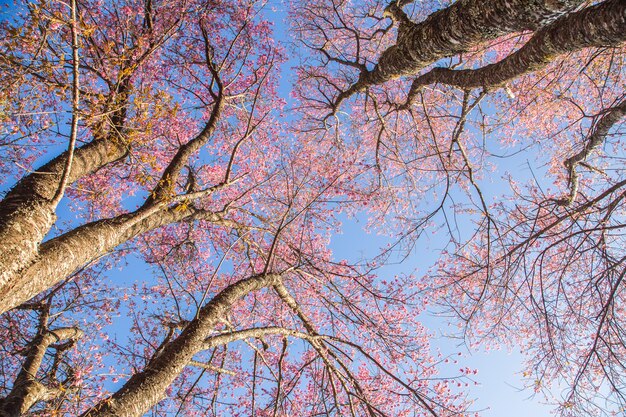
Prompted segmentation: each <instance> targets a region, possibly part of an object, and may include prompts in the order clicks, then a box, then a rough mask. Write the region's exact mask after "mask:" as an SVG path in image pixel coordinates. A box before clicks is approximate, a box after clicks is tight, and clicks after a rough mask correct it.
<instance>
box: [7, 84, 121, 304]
mask: <svg viewBox="0 0 626 417" xmlns="http://www.w3.org/2000/svg"><path fill="white" fill-rule="evenodd" d="M129 90H130V86H129V81H128V80H122V81H121V82H120V85H119V86H118V88H117V91H115V92H113V93H111V96H110V100H109V103H108V104H107V105H106V106H105V109H104V110H103V112H107V111H108V110H106V109H113V110H112V111H111V118H110V123H111V126H110V128H109V129H107V130H105V128H104V125H102V126H99V127H98V128H97V129H96V130H97V133H96V134H95V137H94V140H93V141H91V142H90V143H88V144H86V145H84V146H82V147H80V148H78V149H75V150H74V151H73V155H72V163H71V167H70V169H69V171H68V172H67V173H66V178H65V179H64V180H63V176H64V172H65V170H66V168H67V167H68V157H69V156H70V152H69V151H65V152H63V153H62V154H60V155H58V156H57V157H55V158H54V159H52V160H51V161H50V162H48V163H46V164H45V165H43V166H42V167H40V168H39V169H37V170H36V171H35V172H32V173H30V174H28V175H26V176H25V177H23V178H22V179H21V180H20V181H19V182H18V183H17V184H16V185H15V186H14V187H13V188H12V189H11V190H10V191H9V192H8V193H7V195H6V196H5V197H4V199H3V200H2V201H0V292H2V291H3V290H4V287H5V286H6V285H7V283H9V282H10V280H11V277H12V276H14V275H15V274H16V273H18V272H19V271H20V269H22V268H24V267H25V266H27V265H28V264H29V263H30V262H32V260H33V259H34V257H35V256H36V255H37V250H38V247H39V244H40V243H41V242H42V241H43V239H44V238H45V236H46V235H47V234H48V232H49V231H50V229H51V227H52V226H53V225H54V223H55V222H56V213H55V211H56V206H57V204H58V199H57V201H55V194H56V193H57V191H58V190H59V185H60V184H61V182H62V181H64V182H65V183H66V185H69V184H72V183H74V182H75V181H77V180H79V179H80V178H82V177H85V176H87V175H89V174H92V173H94V172H96V171H97V170H98V169H100V168H102V167H103V166H105V165H108V164H110V163H112V162H115V161H118V160H119V159H121V158H124V157H125V156H126V155H127V153H128V144H127V143H126V142H125V140H124V137H123V133H122V132H123V131H124V128H123V125H124V122H125V119H126V105H127V100H128V95H129Z"/></svg>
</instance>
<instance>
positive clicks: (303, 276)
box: [0, 0, 467, 416]
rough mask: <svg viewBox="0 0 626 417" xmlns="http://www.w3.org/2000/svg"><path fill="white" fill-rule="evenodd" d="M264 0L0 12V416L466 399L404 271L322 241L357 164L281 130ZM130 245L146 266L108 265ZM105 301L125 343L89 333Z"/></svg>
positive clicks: (281, 411)
mask: <svg viewBox="0 0 626 417" xmlns="http://www.w3.org/2000/svg"><path fill="white" fill-rule="evenodd" d="M263 6H264V5H263V4H262V3H258V2H254V1H252V2H248V1H241V2H240V1H235V2H206V1H192V2H189V1H180V0H172V1H151V0H147V1H134V0H129V1H119V2H100V1H71V2H69V3H64V2H40V3H30V4H27V5H25V6H23V7H22V8H21V9H19V11H18V14H17V15H15V16H14V17H13V18H12V19H7V20H5V21H4V22H3V26H2V31H3V34H4V35H6V36H3V39H4V40H3V42H2V74H3V81H4V82H3V87H2V88H3V96H2V97H3V117H5V119H6V120H5V123H6V126H7V128H6V129H5V130H4V132H3V134H4V136H3V150H5V151H6V152H5V153H4V155H3V159H2V164H3V170H4V171H5V172H7V173H8V174H10V176H13V177H15V178H16V179H17V183H16V184H15V185H13V186H12V188H11V189H10V190H9V191H7V192H6V195H5V196H4V199H3V200H2V202H1V203H0V206H1V208H0V218H1V219H2V220H1V222H2V226H1V227H0V229H1V231H0V234H1V235H2V240H1V241H2V248H1V252H0V253H1V254H2V255H1V258H0V262H1V264H2V279H1V281H0V283H1V289H0V300H2V301H1V302H0V303H1V305H2V311H3V312H8V313H5V315H4V316H3V318H2V320H3V322H2V323H3V326H4V327H3V336H6V340H8V341H9V346H10V347H9V348H7V351H8V354H9V355H8V357H7V358H6V359H4V361H3V362H2V369H3V374H2V388H3V392H2V402H1V406H2V412H3V415H9V416H13V415H21V414H28V413H30V414H32V415H59V414H61V415H79V414H82V415H85V416H98V415H116V416H120V415H128V416H131V415H135V416H139V415H144V414H145V413H148V412H150V413H153V414H154V415H169V414H171V413H174V414H176V413H178V414H181V413H184V414H185V415H223V414H224V413H229V414H232V415H237V414H239V415H251V414H252V415H274V416H278V415H307V414H311V415H312V414H319V413H324V414H326V415H354V416H356V415H363V414H365V415H370V416H381V415H415V414H416V413H418V414H420V415H438V414H454V415H458V414H459V413H462V412H463V411H464V410H465V409H466V408H467V403H466V401H465V400H464V398H463V395H462V394H459V393H456V392H452V391H451V388H450V384H451V380H450V379H441V378H438V377H436V365H437V363H438V361H440V360H442V359H441V358H440V357H439V356H438V355H433V354H431V352H430V349H429V347H428V333H427V331H426V329H425V328H424V327H423V326H422V325H421V324H420V322H419V320H418V317H417V315H418V313H419V311H420V310H421V308H422V306H421V304H420V303H419V302H417V301H414V300H412V295H413V294H414V292H415V291H417V290H418V289H419V288H416V287H415V285H416V284H417V283H418V282H417V281H412V280H410V279H403V278H400V277H398V278H395V279H388V280H385V281H380V280H379V279H378V278H377V277H376V275H375V274H374V273H373V271H372V267H371V266H369V265H367V264H364V265H351V264H349V263H347V262H345V261H337V260H335V259H334V258H333V256H332V253H331V251H330V250H329V249H328V243H329V242H328V240H329V235H330V233H331V232H336V231H337V230H338V229H337V228H338V222H337V220H336V218H335V216H337V215H338V214H339V213H340V212H341V211H342V210H344V209H345V208H346V207H349V206H350V205H353V204H354V203H355V202H356V203H357V204H358V203H361V202H367V200H368V198H369V194H368V190H367V189H363V188H362V187H360V186H358V184H357V185H353V180H354V178H355V177H358V175H359V173H360V171H362V169H363V168H362V167H361V168H360V165H359V155H358V154H355V153H352V154H351V153H350V152H346V153H345V154H344V153H336V152H334V150H333V149H330V150H329V149H326V148H324V147H322V148H320V147H319V144H318V143H317V142H316V137H315V136H311V137H307V136H305V135H302V136H298V137H297V138H296V139H294V138H293V137H292V136H290V135H289V133H288V132H285V130H284V129H281V128H280V126H279V124H280V122H281V120H280V117H281V114H280V104H281V103H280V100H279V99H278V98H277V96H276V93H275V87H276V82H277V80H276V78H277V71H276V70H277V68H278V66H279V65H280V63H281V61H282V59H283V58H282V52H281V50H280V47H279V46H277V45H275V42H274V41H273V40H272V38H271V28H270V24H269V23H268V22H267V21H266V20H265V18H264V15H263V12H262V8H263ZM63 149H65V150H63ZM55 153H56V154H58V155H56V156H55ZM40 158H41V159H45V160H46V161H48V162H45V163H43V164H42V165H39V164H38V162H37V161H38V159H40ZM7 186H9V184H7ZM347 194H349V195H350V199H351V200H348V199H346V195H347ZM71 213H76V214H77V215H76V219H72V215H71ZM132 257H140V258H141V259H142V260H143V261H144V262H146V263H148V264H149V265H152V266H153V269H152V270H151V272H153V275H154V276H152V277H149V278H146V279H145V281H144V284H143V285H138V286H125V285H119V284H118V285H115V281H114V280H112V281H111V282H107V279H106V278H104V277H105V276H106V275H107V272H106V269H107V268H116V267H119V266H123V265H124V263H125V262H127V261H128V262H130V261H129V260H130V259H132ZM94 277H97V278H94ZM83 291H84V292H85V294H83ZM85 297H86V298H85ZM90 299H91V301H89V300H90ZM29 300H30V301H29ZM148 302H150V304H145V303H148ZM78 306H81V307H80V308H79V307H78ZM89 306H91V307H89ZM116 315H128V316H129V317H131V318H132V323H131V325H130V327H129V328H128V330H127V331H128V333H129V334H130V336H129V337H130V342H129V343H125V342H123V341H120V340H118V339H117V337H111V338H110V339H109V340H108V341H107V340H106V339H107V337H108V336H109V335H108V334H107V332H108V331H113V336H116V335H117V333H119V332H120V330H119V328H118V329H117V330H111V326H110V323H111V321H112V320H113V319H114V317H115V316H116ZM120 326H122V325H120ZM15 328H19V329H20V331H19V332H14V331H12V330H11V329H15ZM4 329H6V330H4ZM297 341H300V342H297ZM233 344H234V346H235V347H234V348H233V347H232V346H233ZM85 346H93V349H89V350H88V351H83V350H81V348H80V347H83V348H84V347H85ZM229 346H230V347H229ZM107 350H109V352H107ZM19 352H22V353H23V354H24V355H25V358H20V357H19V355H18V353H19ZM112 361H117V362H116V364H115V367H114V373H115V374H116V375H115V378H114V379H115V381H114V380H113V378H108V376H107V375H106V374H107V373H111V372H108V368H107V367H109V366H111V365H110V364H111V363H112ZM61 365H62V366H61ZM453 377H463V375H458V376H453ZM118 380H122V381H124V383H123V385H122V386H121V387H112V386H111V385H110V384H116V383H118ZM107 384H109V385H107ZM415 410H418V411H415Z"/></svg>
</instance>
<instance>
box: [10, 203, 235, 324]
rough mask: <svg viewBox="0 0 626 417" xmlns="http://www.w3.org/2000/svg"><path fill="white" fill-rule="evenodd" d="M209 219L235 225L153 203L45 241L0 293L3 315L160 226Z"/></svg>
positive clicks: (187, 209) (190, 209) (216, 217)
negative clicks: (147, 206)
mask: <svg viewBox="0 0 626 417" xmlns="http://www.w3.org/2000/svg"><path fill="white" fill-rule="evenodd" d="M199 219H202V220H207V221H211V222H215V223H223V224H225V225H228V226H233V224H232V223H230V222H228V221H225V220H223V218H222V217H221V216H220V215H219V214H216V213H212V212H203V211H198V210H196V209H194V208H193V207H185V206H174V207H173V208H170V209H168V208H166V206H158V205H157V206H152V207H150V208H147V209H143V210H138V211H136V212H133V213H128V214H123V215H121V216H118V217H115V218H111V219H105V220H98V221H95V222H92V223H88V224H85V225H83V226H80V227H77V228H76V229H74V230H72V231H70V232H68V233H65V234H63V235H61V236H59V237H57V238H54V239H51V240H49V241H47V242H45V243H43V244H42V245H41V247H40V249H39V254H38V256H37V257H36V259H35V261H34V262H32V263H31V265H29V266H28V267H26V268H25V269H23V270H22V271H20V273H19V274H16V275H14V276H12V277H11V280H10V285H5V287H4V288H3V289H2V291H1V292H0V314H1V313H3V312H5V311H8V310H10V309H12V308H15V307H17V306H18V305H20V304H22V303H24V302H26V301H28V300H29V299H31V298H32V297H34V296H35V295H37V294H39V293H40V292H42V291H44V290H46V289H47V288H50V287H52V286H53V285H55V284H57V283H59V282H60V281H62V280H63V279H65V278H67V277H68V276H70V275H71V274H72V273H73V272H75V271H76V270H78V269H79V268H81V267H83V266H85V265H87V264H89V262H91V261H94V260H96V259H98V258H100V257H101V256H104V255H106V254H107V253H109V252H110V251H111V250H113V249H114V248H115V247H117V246H119V245H121V244H122V243H124V242H127V241H129V240H130V239H132V238H134V237H136V236H138V235H140V234H142V233H145V232H148V231H150V230H154V229H156V228H158V227H161V226H164V225H167V224H171V223H175V222H179V221H183V220H199Z"/></svg>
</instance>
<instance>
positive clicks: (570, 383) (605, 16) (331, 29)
mask: <svg viewBox="0 0 626 417" xmlns="http://www.w3.org/2000/svg"><path fill="white" fill-rule="evenodd" d="M625 7H626V5H625V4H624V2H623V1H604V2H598V3H597V4H587V3H584V2H580V1H574V2H567V1H563V2H515V1H503V2H499V1H495V2H474V1H457V2H454V3H452V4H451V5H449V6H447V7H442V6H441V5H440V4H439V3H437V2H420V3H419V4H413V2H411V1H393V2H389V3H384V2H376V1H371V2H359V3H356V2H345V1H333V0H328V1H316V2H313V3H310V2H307V3H306V4H304V3H301V4H298V5H297V6H296V7H294V8H293V9H292V10H293V14H294V16H295V19H294V20H295V22H296V23H295V30H296V33H297V36H298V39H299V41H300V42H301V44H302V45H304V46H305V47H306V48H307V49H308V50H309V51H310V55H309V56H308V57H307V58H306V61H305V63H306V65H305V66H303V68H302V69H301V70H300V73H299V80H300V83H299V84H298V94H299V97H300V99H301V103H302V104H301V109H302V111H303V112H304V113H305V114H306V116H305V122H306V129H307V130H311V131H316V132H318V134H319V136H320V137H325V138H329V140H332V141H335V142H338V143H359V144H360V146H361V147H362V148H364V149H369V155H370V157H369V162H366V163H367V164H368V165H369V166H370V167H372V171H371V173H372V175H371V177H372V178H371V182H370V186H371V187H372V189H373V190H376V192H377V193H378V194H379V196H380V197H378V199H379V201H378V202H377V203H375V204H373V205H372V207H373V210H374V214H373V215H374V216H377V218H384V217H386V218H389V217H391V218H393V219H394V221H393V223H392V224H391V227H393V228H395V230H397V233H398V236H399V239H400V242H401V243H405V244H407V245H408V246H409V248H413V247H415V245H416V242H417V241H416V239H417V237H418V236H420V235H422V234H423V232H424V231H425V230H426V229H425V226H434V227H436V230H437V231H438V232H437V233H438V235H439V237H441V234H443V233H447V234H448V235H449V243H448V245H446V247H445V250H444V251H443V254H442V258H441V260H440V261H439V262H438V264H437V267H436V268H434V269H433V271H432V273H430V274H428V276H426V277H424V279H425V280H426V281H427V282H428V283H429V285H430V286H431V288H432V289H433V293H432V294H431V295H430V297H433V298H434V299H437V300H439V302H440V303H441V304H442V306H443V308H444V309H446V310H447V311H448V312H449V313H450V314H452V315H453V316H455V317H457V318H460V319H461V325H462V330H463V335H464V336H465V337H466V338H467V340H468V342H469V343H471V344H472V345H474V346H480V345H481V342H485V341H488V342H489V343H493V342H494V341H499V342H501V343H505V344H509V343H510V342H511V341H512V340H513V339H515V340H516V341H517V342H518V343H519V344H520V346H522V349H523V350H524V351H525V352H526V353H527V358H528V362H527V371H526V373H525V375H526V376H527V377H528V378H529V380H530V383H529V385H531V388H532V389H534V390H535V391H543V390H545V391H546V392H549V391H550V385H551V384H552V383H553V382H554V383H556V389H558V390H561V391H562V392H560V393H556V395H555V397H556V398H555V399H554V400H553V401H556V402H557V403H558V407H559V410H560V412H561V413H562V414H563V415H590V414H591V415H595V414H607V415H611V414H610V413H612V412H621V411H620V410H623V407H624V398H623V394H622V393H623V383H624V380H623V375H624V367H623V363H624V359H625V358H624V342H623V326H624V323H623V320H622V317H623V315H622V314H621V307H620V306H621V305H622V298H623V292H624V287H623V285H622V277H623V275H624V271H625V270H624V262H623V261H624V254H623V248H624V241H623V233H622V229H623V227H624V202H623V197H624V184H625V183H624V170H623V167H624V148H623V146H624V145H623V140H622V138H623V133H624V131H623V129H624V128H623V118H624V116H625V115H626V113H625V110H626V101H625V98H626V96H625V94H626V92H625V91H624V53H623V51H624V50H623V43H624V41H625V40H626V30H625V29H626V18H625V16H626V15H625V10H626V9H625ZM522 155H526V156H522ZM520 156H522V158H526V159H527V160H533V161H532V162H526V161H524V160H523V159H521V161H520ZM507 160H510V161H511V165H508V166H507V165H506V162H505V163H504V164H503V163H502V161H507ZM519 166H521V167H523V168H522V169H521V170H520V169H519V168H518V169H517V170H516V168H517V167H519ZM497 177H501V178H502V180H499V179H496V178H497ZM380 213H383V215H382V216H381V215H380ZM512 335H515V336H517V337H515V338H512Z"/></svg>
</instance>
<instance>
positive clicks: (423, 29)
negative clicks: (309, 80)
mask: <svg viewBox="0 0 626 417" xmlns="http://www.w3.org/2000/svg"><path fill="white" fill-rule="evenodd" d="M581 3H582V0H491V1H484V0H459V1H457V2H456V3H454V4H452V5H451V6H450V7H447V8H445V9H442V10H439V11H437V12H435V13H433V14H432V15H430V16H429V17H428V18H427V19H426V20H424V21H423V22H420V23H413V22H410V21H408V20H407V19H402V20H401V22H400V25H399V27H398V39H397V41H396V44H395V45H392V46H391V47H389V48H387V49H386V50H385V51H384V52H383V53H382V54H381V56H380V58H379V60H378V63H377V64H376V66H375V67H374V68H373V69H372V70H371V71H364V72H362V73H361V75H360V77H359V80H358V81H357V82H356V83H354V84H353V85H352V86H350V87H349V89H348V90H346V91H345V92H343V93H342V94H340V96H339V97H338V99H337V104H339V103H340V102H341V101H342V100H344V99H346V98H347V97H350V96H351V95H353V94H354V93H356V92H358V91H362V90H364V89H365V88H367V87H368V86H371V85H376V84H382V83H384V82H386V81H389V80H391V79H394V78H398V77H401V76H407V75H416V74H417V73H418V72H419V71H421V70H422V69H423V68H424V67H426V66H427V65H430V64H432V63H433V62H435V61H438V60H439V59H442V58H446V57H449V56H453V55H457V54H459V53H462V52H466V51H468V50H469V49H471V48H473V47H475V46H477V45H479V44H480V43H482V42H487V41H490V40H493V39H496V38H498V37H500V36H503V35H506V34H510V33H516V32H521V31H525V30H533V31H534V30H537V29H539V28H541V27H542V26H545V25H546V24H549V23H551V22H552V21H554V20H555V19H557V18H559V17H560V16H562V15H563V14H565V13H567V12H569V11H571V10H573V9H574V8H576V7H577V6H579V5H580V4H581Z"/></svg>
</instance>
